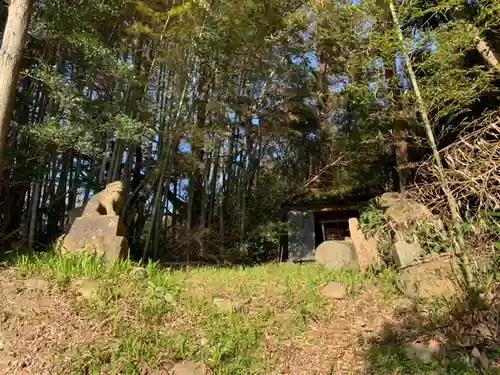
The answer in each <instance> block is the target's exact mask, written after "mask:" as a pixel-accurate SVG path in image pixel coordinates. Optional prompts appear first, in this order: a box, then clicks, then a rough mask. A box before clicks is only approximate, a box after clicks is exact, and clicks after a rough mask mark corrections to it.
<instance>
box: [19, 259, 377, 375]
mask: <svg viewBox="0 0 500 375" xmlns="http://www.w3.org/2000/svg"><path fill="white" fill-rule="evenodd" d="M137 266H138V265H137V264H134V263H133V262H131V261H123V262H120V263H116V264H114V265H106V264H104V263H103V262H101V261H100V259H98V258H95V257H92V256H88V255H84V254H83V255H79V256H60V255H57V254H50V253H42V254H39V255H22V256H20V257H19V258H18V259H17V261H16V267H17V268H18V269H19V271H20V273H21V274H22V275H24V276H44V277H48V278H50V279H52V280H54V282H55V283H56V284H57V285H58V286H59V287H60V288H62V289H65V288H68V286H69V284H70V282H71V280H74V279H91V280H97V281H99V285H100V287H99V291H98V295H97V298H96V299H94V300H91V301H84V302H82V305H81V307H82V308H84V309H86V310H87V311H89V312H90V313H93V314H96V316H98V317H99V318H100V319H106V317H108V316H109V317H113V323H112V324H113V327H114V329H113V337H112V339H111V341H110V344H109V345H107V346H105V347H102V346H100V347H98V346H79V347H77V348H73V349H72V351H71V352H65V353H62V354H61V355H62V356H66V357H68V356H70V357H71V358H72V362H73V363H74V366H73V369H74V372H73V373H75V374H79V373H82V370H81V369H82V368H85V369H86V370H85V371H87V373H91V374H93V373H95V374H98V373H100V372H101V371H103V370H104V371H115V372H118V373H125V374H134V373H138V371H139V370H140V368H141V366H143V365H144V364H148V365H150V366H153V368H154V367H155V366H158V367H161V366H162V364H163V363H171V362H173V361H176V360H179V359H193V360H203V361H204V362H205V363H207V364H208V365H209V366H210V367H211V368H212V369H213V370H214V372H215V373H216V374H221V375H222V374H231V375H233V374H248V373H249V371H252V370H253V371H259V372H260V373H262V371H264V373H265V372H266V371H268V370H269V369H270V368H271V367H270V366H271V364H269V363H266V360H265V359H264V356H263V355H262V353H263V351H264V350H265V347H264V345H265V344H264V342H263V340H262V337H263V334H264V332H266V330H267V331H272V332H273V334H275V335H276V336H277V337H278V338H279V339H286V338H290V337H297V336H300V335H301V334H303V333H304V332H305V331H306V330H307V328H308V325H309V323H310V322H311V321H321V320H322V319H328V318H329V317H331V316H333V314H334V312H333V311H331V306H330V304H329V303H328V301H327V300H326V299H324V298H322V297H320V296H318V294H317V288H318V286H319V285H321V284H323V283H325V282H327V281H329V280H342V281H343V282H344V283H345V285H346V287H347V289H348V291H349V292H350V293H356V292H357V291H359V290H362V289H363V288H365V287H366V285H367V282H368V281H367V280H368V279H366V278H363V277H361V275H360V274H359V272H357V271H355V270H352V269H343V270H338V271H330V270H327V269H326V268H324V267H320V266H317V265H314V264H312V265H298V264H291V263H290V264H288V263H287V264H270V265H266V266H259V267H253V268H209V267H205V268H188V269H185V270H173V269H165V268H162V267H160V266H159V265H158V264H156V263H148V264H146V265H144V268H145V269H146V272H147V278H146V279H144V278H134V277H132V276H131V275H132V274H133V271H134V268H135V267H137ZM213 298H222V299H225V300H231V301H235V302H237V301H244V300H248V301H250V302H248V303H247V304H245V305H244V306H242V308H241V309H238V310H235V311H227V312H225V311H222V310H221V309H219V308H218V307H217V306H215V305H214V304H213V303H212V299H213ZM123 311H127V313H126V314H125V315H123V313H122V312H123Z"/></svg>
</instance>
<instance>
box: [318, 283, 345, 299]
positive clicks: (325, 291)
mask: <svg viewBox="0 0 500 375" xmlns="http://www.w3.org/2000/svg"><path fill="white" fill-rule="evenodd" d="M319 294H320V296H322V297H325V298H333V299H342V298H344V297H345V295H346V291H345V286H344V283H343V282H341V281H330V282H328V283H326V284H325V285H323V286H322V287H321V288H320V289H319Z"/></svg>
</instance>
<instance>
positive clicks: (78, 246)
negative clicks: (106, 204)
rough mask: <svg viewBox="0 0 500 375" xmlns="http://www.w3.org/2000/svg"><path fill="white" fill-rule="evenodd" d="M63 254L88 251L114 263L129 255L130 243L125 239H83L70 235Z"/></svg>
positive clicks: (67, 237)
mask: <svg viewBox="0 0 500 375" xmlns="http://www.w3.org/2000/svg"><path fill="white" fill-rule="evenodd" d="M61 250H62V252H69V253H76V252H81V251H87V252H88V253H90V254H97V255H101V256H102V257H103V258H104V259H105V260H106V261H107V262H110V263H114V262H117V261H118V260H120V259H125V258H126V257H127V255H128V241H127V239H126V238H125V237H121V236H114V237H103V236H93V237H83V236H74V235H70V234H68V235H67V236H66V237H65V238H64V241H63V246H62V249H61Z"/></svg>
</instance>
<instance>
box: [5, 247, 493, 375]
mask: <svg viewBox="0 0 500 375" xmlns="http://www.w3.org/2000/svg"><path fill="white" fill-rule="evenodd" d="M393 276H394V275H393V274H392V272H391V271H387V270H386V271H384V272H383V273H381V274H379V275H377V276H376V277H374V276H365V277H362V276H361V275H359V274H358V273H357V271H354V270H341V271H329V270H327V269H325V268H322V267H320V266H318V265H315V264H307V265H305V264H303V265H300V264H270V265H266V266H259V267H254V268H232V269H223V268H219V269H215V268H189V269H182V270H168V269H161V268H160V267H158V266H155V265H154V264H148V265H147V266H146V267H144V268H141V267H138V266H137V265H134V264H132V263H131V262H123V263H118V264H116V265H115V266H112V267H111V266H104V265H103V264H102V263H100V262H99V261H97V260H94V259H90V258H80V259H76V258H75V259H69V258H61V257H59V256H55V255H43V256H37V257H34V256H29V257H28V256H25V257H22V258H20V259H19V260H18V261H17V262H16V264H15V266H11V267H5V268H4V269H2V270H1V272H0V298H1V299H2V301H4V303H3V305H2V307H1V309H0V372H1V373H2V374H14V373H18V374H25V375H28V374H37V375H42V374H56V373H59V374H157V375H159V374H163V375H165V374H172V372H171V370H172V369H173V368H174V366H175V365H176V363H177V364H178V363H180V362H182V361H188V360H191V361H196V362H198V363H203V364H204V365H205V366H206V367H207V373H210V374H266V375H267V374H276V375H278V374H293V375H300V374H308V375H312V374H416V373H419V374H449V373H455V374H475V373H478V374H479V373H481V372H479V371H476V370H474V366H472V365H473V363H472V362H471V358H472V357H471V355H470V353H471V347H470V345H471V342H472V343H473V342H477V343H478V344H479V343H480V344H481V346H480V347H479V348H480V350H482V351H483V353H487V357H488V358H489V371H490V372H487V373H490V374H494V373H497V371H498V369H499V367H498V363H495V357H494V354H495V353H494V352H492V351H490V350H489V349H488V343H489V345H491V340H493V339H494V338H493V337H492V336H491V335H489V336H488V335H486V334H485V327H487V326H488V325H487V322H488V316H486V315H484V314H482V313H474V314H469V315H467V316H465V317H464V316H462V317H459V316H454V315H452V314H451V313H453V312H457V311H458V310H457V308H456V305H453V302H452V301H434V302H428V303H422V302H419V303H416V302H412V301H410V300H407V299H405V298H402V297H401V296H400V295H399V294H398V293H397V290H396V289H395V288H394V286H393V285H394V283H393ZM331 280H336V281H340V282H342V283H343V285H344V287H345V295H344V296H336V297H340V298H336V299H333V298H332V299H329V298H325V297H322V296H321V295H320V293H319V289H318V288H320V287H321V286H322V285H323V284H324V283H326V282H327V281H331ZM341 294H342V293H341ZM489 314H493V311H490V313H489ZM481 329H482V331H481ZM477 332H482V336H481V335H479V336H478V334H477ZM471 333H474V336H470V337H469V336H468V335H470V334H471ZM465 336H467V337H468V338H469V339H471V338H472V337H473V339H472V340H473V341H470V342H469V343H464V342H463V338H464V337H465ZM429 340H435V341H429ZM461 340H462V342H460V341H461ZM474 340H475V341H474ZM488 340H490V341H488ZM412 342H413V343H412ZM429 342H430V343H431V345H430V348H431V350H430V351H429V349H428V348H429V346H427V352H428V353H429V352H432V347H433V346H432V343H434V344H436V343H437V345H438V346H441V347H442V348H444V347H446V348H447V351H446V352H443V353H442V355H443V357H442V359H441V360H433V361H431V362H425V361H421V360H419V359H416V358H414V359H412V357H419V358H421V359H422V358H423V357H422V355H423V356H424V357H425V356H426V354H425V353H424V354H422V353H421V352H420V351H421V350H422V348H424V351H425V347H426V344H427V343H429ZM460 345H462V347H460ZM452 348H453V349H452ZM451 349H452V350H451ZM485 355H486V354H485ZM424 359H425V358H424ZM177 368H179V367H177ZM477 368H478V367H477V366H476V369H477ZM16 371H17V372H16ZM179 371H180V370H179ZM452 371H454V372H452ZM175 373H176V374H178V375H189V374H198V373H196V372H175Z"/></svg>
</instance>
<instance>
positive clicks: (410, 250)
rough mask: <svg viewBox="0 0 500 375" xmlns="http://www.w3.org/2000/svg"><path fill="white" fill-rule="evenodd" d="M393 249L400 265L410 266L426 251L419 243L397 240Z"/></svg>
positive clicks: (397, 263)
mask: <svg viewBox="0 0 500 375" xmlns="http://www.w3.org/2000/svg"><path fill="white" fill-rule="evenodd" d="M393 250H394V251H393V257H394V260H395V261H396V265H398V266H399V267H408V266H410V265H411V264H412V263H413V262H414V261H415V260H417V259H418V258H419V257H420V256H421V255H422V254H423V253H424V251H423V250H422V248H421V247H420V245H419V244H416V243H407V242H396V243H395V244H394V249H393Z"/></svg>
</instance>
